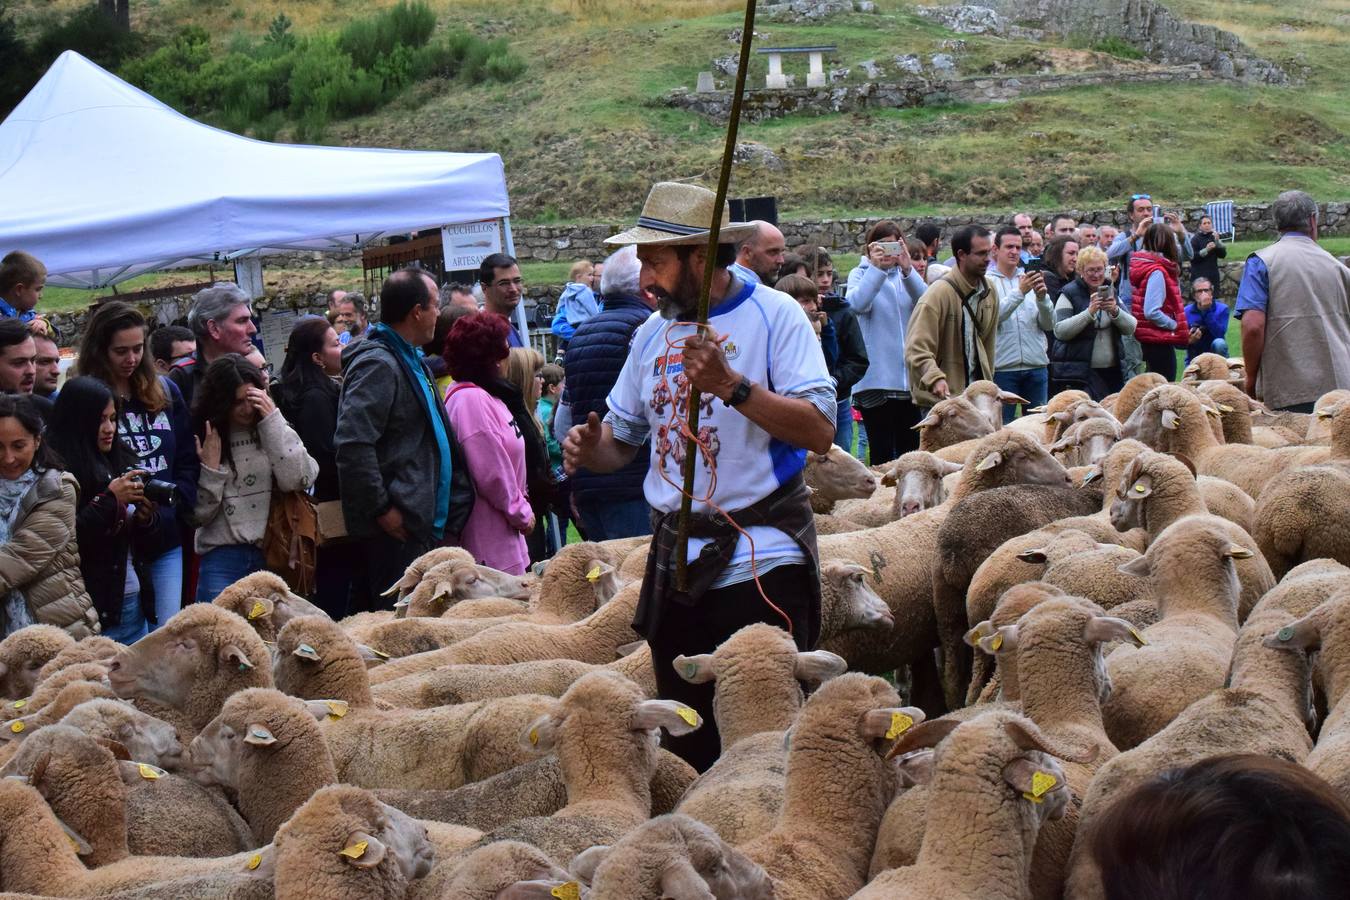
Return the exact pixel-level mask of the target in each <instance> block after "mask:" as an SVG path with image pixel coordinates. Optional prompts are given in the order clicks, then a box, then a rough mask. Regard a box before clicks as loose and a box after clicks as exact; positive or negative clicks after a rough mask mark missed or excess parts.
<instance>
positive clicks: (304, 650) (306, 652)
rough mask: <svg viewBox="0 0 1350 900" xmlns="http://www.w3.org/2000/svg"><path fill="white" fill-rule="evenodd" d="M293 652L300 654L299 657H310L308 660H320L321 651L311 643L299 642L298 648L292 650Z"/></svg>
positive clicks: (296, 654)
mask: <svg viewBox="0 0 1350 900" xmlns="http://www.w3.org/2000/svg"><path fill="white" fill-rule="evenodd" d="M291 654H292V655H293V656H298V657H300V658H301V659H308V660H310V661H312V662H318V661H319V651H318V650H315V649H314V648H313V647H311V646H310V645H309V644H299V645H297V646H296V648H295V649H294V650H292V651H291Z"/></svg>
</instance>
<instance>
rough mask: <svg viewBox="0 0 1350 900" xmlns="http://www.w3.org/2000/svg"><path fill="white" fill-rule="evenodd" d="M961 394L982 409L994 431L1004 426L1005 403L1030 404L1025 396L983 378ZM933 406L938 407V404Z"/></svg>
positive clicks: (1010, 404) (1011, 404) (976, 435)
mask: <svg viewBox="0 0 1350 900" xmlns="http://www.w3.org/2000/svg"><path fill="white" fill-rule="evenodd" d="M960 396H961V398H962V399H964V400H966V401H968V402H969V403H970V404H971V405H972V406H974V407H975V408H976V409H977V410H979V411H980V413H981V414H982V415H983V416H984V418H985V421H987V422H988V423H989V427H990V428H991V429H993V430H994V431H998V430H999V429H1000V428H1002V427H1003V407H1004V406H1005V405H1007V406H1017V405H1019V404H1020V405H1022V406H1023V407H1026V406H1029V405H1030V404H1029V403H1028V402H1027V400H1026V399H1025V398H1024V397H1020V396H1018V395H1017V394H1014V393H1012V392H1011V391H1005V390H1003V388H1001V387H999V386H998V385H997V384H995V383H994V382H992V381H989V380H987V379H983V378H982V379H980V380H978V381H972V382H971V383H970V384H968V385H966V389H965V390H964V391H962V392H961V394H960ZM938 405H941V404H938ZM933 408H934V409H936V408H937V406H934V407H933ZM979 436H980V435H978V434H972V435H970V437H979Z"/></svg>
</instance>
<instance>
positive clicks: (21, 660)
mask: <svg viewBox="0 0 1350 900" xmlns="http://www.w3.org/2000/svg"><path fill="white" fill-rule="evenodd" d="M73 646H75V639H74V638H73V637H71V636H70V635H68V634H66V632H65V630H64V629H61V628H57V627H55V626H53V625H29V626H28V627H27V628H20V629H19V630H18V631H16V632H14V633H13V634H10V635H8V636H7V637H6V638H5V639H4V640H3V641H0V697H3V698H4V699H6V700H18V699H20V698H22V697H27V696H28V695H29V694H31V693H33V686H34V685H36V684H37V680H38V672H39V670H41V669H42V667H43V666H45V665H46V664H47V663H48V662H49V661H50V660H51V659H53V658H54V657H55V656H56V655H57V654H58V653H60V652H61V651H62V650H64V649H66V648H67V647H73Z"/></svg>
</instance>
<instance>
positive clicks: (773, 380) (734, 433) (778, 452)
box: [606, 282, 835, 587]
mask: <svg viewBox="0 0 1350 900" xmlns="http://www.w3.org/2000/svg"><path fill="white" fill-rule="evenodd" d="M734 287H735V288H736V292H735V293H734V294H733V295H731V296H730V297H728V298H727V299H725V300H723V301H722V302H721V303H719V304H718V305H717V306H716V307H714V308H713V310H712V312H711V315H710V316H709V318H708V323H709V325H710V326H711V327H712V328H713V329H714V330H715V331H716V332H717V334H718V335H719V336H720V335H726V336H727V339H726V341H725V342H724V343H723V345H722V346H723V350H724V351H725V353H726V356H727V362H728V364H729V365H730V366H731V368H732V369H734V370H735V371H737V372H739V373H740V374H741V375H744V376H746V377H747V378H749V379H750V380H751V381H753V382H754V383H755V384H757V385H759V386H761V387H767V388H768V389H769V390H772V391H773V392H774V393H776V394H779V395H781V396H785V397H794V398H804V399H808V400H810V401H811V402H812V404H813V405H814V406H815V407H816V408H817V409H818V410H819V411H820V413H821V415H822V416H824V417H825V418H826V420H827V421H831V422H832V421H834V415H835V399H834V381H833V379H831V378H830V375H829V372H828V371H827V370H826V368H825V357H824V355H823V354H822V353H821V350H820V341H819V340H818V339H817V338H816V335H815V331H814V330H813V329H812V328H811V323H810V322H809V321H808V320H807V318H806V313H804V312H802V308H801V307H800V306H799V305H798V304H797V301H795V300H793V299H792V298H791V297H789V296H788V295H787V294H784V293H781V292H779V291H775V290H773V289H772V288H768V287H765V286H764V285H752V284H745V283H743V282H737V283H736V284H735V285H734ZM694 333H695V328H694V327H693V326H690V325H676V324H675V323H674V322H671V321H669V320H667V319H664V318H662V317H661V316H660V315H659V314H653V315H652V317H651V318H649V319H648V320H647V321H646V322H644V323H643V324H642V325H640V326H639V327H638V330H637V331H636V333H634V335H633V343H632V349H631V350H630V351H629V354H628V359H627V361H626V362H625V363H624V367H623V371H622V372H620V373H619V380H618V381H617V382H616V383H615V385H614V389H613V390H612V391H611V392H610V395H609V399H608V404H609V409H610V414H609V415H608V416H607V417H606V421H608V422H609V423H610V424H611V426H612V427H613V428H614V431H615V436H616V437H617V438H618V439H619V440H622V441H624V442H625V443H630V444H640V443H642V441H643V440H644V439H645V438H646V437H647V436H648V435H650V436H651V439H652V443H651V447H652V450H651V453H652V455H651V469H650V470H649V471H648V473H647V478H646V481H645V482H644V484H643V490H644V493H645V494H646V497H647V502H648V503H650V504H651V505H652V507H653V508H655V509H657V510H661V511H663V512H674V511H675V510H677V509H679V508H680V488H679V486H680V485H682V484H683V474H682V472H681V467H682V464H683V459H684V450H685V442H684V440H683V439H682V438H681V436H680V433H679V431H678V427H677V426H674V425H673V424H672V422H671V416H672V413H673V412H674V411H675V409H676V404H679V409H680V411H681V413H683V411H684V410H683V406H684V404H686V403H687V402H688V396H689V384H688V382H687V381H686V380H685V378H684V364H683V361H682V356H681V352H680V349H679V348H678V347H674V348H672V347H670V344H671V343H673V342H675V341H678V340H679V339H681V338H686V337H689V336H691V335H693V334H694ZM663 380H664V383H663ZM702 402H703V409H702V412H701V414H700V417H699V434H700V435H703V436H704V439H705V440H711V448H712V456H713V458H714V459H715V460H716V464H717V487H716V492H715V493H714V495H713V500H715V501H716V503H717V505H718V506H720V507H721V508H722V509H723V510H725V511H727V512H734V511H735V510H738V509H744V508H745V507H747V506H750V505H752V504H754V503H756V502H758V501H760V500H762V499H764V498H765V497H767V496H769V495H770V494H772V493H773V492H774V491H776V490H778V488H779V487H780V486H781V485H782V484H783V483H784V482H786V481H788V480H789V479H791V478H792V477H793V476H794V475H796V474H797V473H798V472H800V471H801V470H802V468H803V466H804V465H805V462H806V451H805V450H800V449H798V448H796V447H793V446H791V445H789V444H785V443H783V442H782V441H778V440H775V439H774V438H772V437H770V435H769V433H768V432H766V431H764V430H763V429H762V428H760V427H759V426H758V425H755V424H754V423H753V422H751V421H750V420H749V419H747V418H746V417H745V416H743V415H741V414H740V413H739V412H737V411H736V410H734V409H731V408H730V407H728V406H727V405H726V404H724V403H723V402H722V401H721V400H718V399H717V398H715V397H712V396H710V395H703V397H702ZM662 471H664V472H665V474H666V476H667V477H668V478H669V479H670V481H669V482H668V481H667V480H666V479H665V478H663V477H662V476H661V472H662ZM710 475H711V467H710V466H709V465H708V462H707V461H706V460H704V459H700V460H699V464H698V465H697V466H695V469H694V496H695V497H696V498H701V497H703V496H704V495H706V494H707V491H708V484H709V478H710ZM693 509H694V511H695V512H699V513H705V512H710V511H712V510H711V508H710V507H709V506H708V504H706V503H702V502H697V501H696V502H695V503H694V504H693ZM748 530H749V532H750V535H751V537H753V538H754V542H755V547H754V561H755V568H756V569H757V570H758V572H759V573H760V574H763V573H764V572H766V571H768V570H769V569H772V568H774V567H775V566H779V565H783V564H785V563H801V562H805V561H806V560H805V557H804V556H803V554H802V552H801V548H799V547H798V546H797V544H796V543H795V542H794V541H793V540H792V539H791V538H790V537H788V535H787V534H786V533H784V532H782V531H780V530H778V529H776V528H771V527H768V526H759V527H755V528H751V529H748ZM707 543H708V542H707V541H706V540H697V539H691V540H690V541H689V557H690V559H693V558H695V557H696V556H697V555H698V552H699V551H700V550H702V548H703V547H704V545H706V544H707ZM750 578H751V552H750V544H749V542H748V541H747V540H746V539H745V537H744V536H742V537H741V540H740V543H739V544H738V545H737V547H736V552H735V555H734V556H733V557H732V560H731V563H730V565H728V566H727V569H726V571H725V572H724V573H723V574H722V576H721V577H719V578H718V580H717V581H716V582H714V584H713V587H725V586H727V585H730V584H738V583H740V582H743V581H747V580H749V579H750Z"/></svg>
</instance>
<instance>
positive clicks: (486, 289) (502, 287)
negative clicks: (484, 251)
mask: <svg viewBox="0 0 1350 900" xmlns="http://www.w3.org/2000/svg"><path fill="white" fill-rule="evenodd" d="M478 283H479V284H480V285H481V286H482V288H483V312H490V313H496V314H497V315H499V316H502V317H503V318H505V319H506V321H507V323H508V324H509V325H510V326H511V332H510V334H508V335H507V336H506V342H507V344H509V345H510V346H512V347H524V346H525V342H524V341H523V340H521V337H520V332H519V331H517V330H516V321H515V314H516V307H517V306H519V305H520V298H521V297H523V296H524V295H525V280H524V279H523V278H521V277H520V265H519V264H518V263H517V262H516V260H515V258H514V257H512V256H507V255H506V254H505V253H493V254H492V255H491V256H489V257H487V258H486V259H484V260H483V262H482V264H481V265H480V266H479V267H478Z"/></svg>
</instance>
